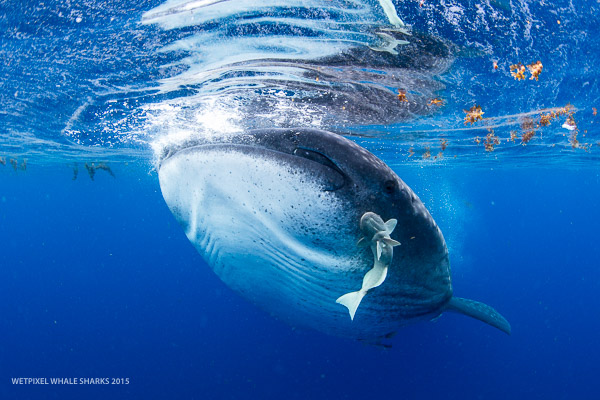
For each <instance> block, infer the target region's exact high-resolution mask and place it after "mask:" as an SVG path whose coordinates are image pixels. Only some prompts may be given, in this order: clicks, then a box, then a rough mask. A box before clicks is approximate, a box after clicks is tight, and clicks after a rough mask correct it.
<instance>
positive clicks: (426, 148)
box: [423, 147, 431, 160]
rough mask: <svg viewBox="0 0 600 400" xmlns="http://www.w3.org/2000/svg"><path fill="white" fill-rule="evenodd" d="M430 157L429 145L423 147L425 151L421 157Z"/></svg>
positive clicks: (426, 158) (425, 158)
mask: <svg viewBox="0 0 600 400" xmlns="http://www.w3.org/2000/svg"><path fill="white" fill-rule="evenodd" d="M429 158H431V149H430V148H429V147H425V152H424V153H423V159H424V160H428V159H429Z"/></svg>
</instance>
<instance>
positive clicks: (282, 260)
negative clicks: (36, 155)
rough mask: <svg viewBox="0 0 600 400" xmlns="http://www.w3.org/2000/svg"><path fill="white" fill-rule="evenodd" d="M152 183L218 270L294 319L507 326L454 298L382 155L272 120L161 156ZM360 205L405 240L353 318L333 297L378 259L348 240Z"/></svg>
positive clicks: (329, 323) (382, 333) (361, 332)
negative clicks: (448, 314)
mask: <svg viewBox="0 0 600 400" xmlns="http://www.w3.org/2000/svg"><path fill="white" fill-rule="evenodd" d="M159 180H160V186H161V190H162V194H163V197H164V199H165V201H166V203H167V205H168V206H169V208H170V209H171V211H172V213H173V214H174V215H175V217H176V218H177V220H178V221H179V223H180V224H181V225H182V227H183V229H184V230H185V233H186V235H187V237H188V239H189V240H190V241H191V242H192V244H193V245H194V246H195V247H196V249H197V250H198V251H199V252H200V254H201V255H202V256H203V257H204V259H205V260H206V262H207V263H208V264H209V265H210V266H211V267H212V268H213V270H214V271H215V273H216V274H217V275H218V276H219V277H220V278H221V279H222V280H223V281H224V282H225V283H226V284H227V285H228V286H230V287H231V288H232V289H233V290H235V291H237V292H239V293H240V294H242V295H243V296H244V297H246V298H248V299H249V300H250V301H252V302H254V303H256V304H257V305H259V306H260V307H262V308H263V309H265V310H267V311H268V312H270V313H271V314H272V315H274V316H276V317H277V318H279V319H282V320H284V321H286V322H288V323H290V324H292V325H298V326H306V327H312V328H315V329H317V330H320V331H323V332H327V333H330V334H334V335H339V336H347V337H353V338H357V339H365V340H378V339H380V338H383V337H389V335H390V334H392V333H393V332H395V331H397V330H398V329H399V328H401V327H402V326H404V325H407V324H410V323H413V322H415V321H418V320H430V319H434V318H436V317H438V316H439V315H440V314H442V313H443V312H444V311H456V312H460V313H463V314H466V315H469V316H471V317H474V318H477V319H479V320H481V321H483V322H486V323H488V324H490V325H492V326H494V327H496V328H498V329H500V330H502V331H504V332H506V333H510V325H509V324H508V322H507V321H506V320H505V319H504V318H503V317H502V316H501V315H500V314H499V313H497V312H496V311H495V310H494V309H492V308H491V307H489V306H487V305H484V304H482V303H479V302H476V301H472V300H466V299H461V298H458V297H454V296H453V292H452V285H451V279H450V263H449V257H448V249H447V247H446V243H445V241H444V238H443V236H442V233H441V231H440V230H439V228H438V226H437V225H436V223H435V222H434V220H433V218H432V217H431V215H430V214H429V212H428V211H427V209H426V208H425V206H424V205H423V203H422V202H421V201H420V200H419V198H418V197H417V196H416V195H415V194H414V193H413V191H412V190H411V189H410V188H409V187H408V186H407V185H406V184H405V183H404V182H403V181H402V180H401V179H400V178H399V177H398V176H397V175H396V174H395V173H394V172H393V171H392V170H391V169H390V168H389V167H388V166H387V165H386V164H385V163H383V162H382V161H381V160H379V159H378V158H377V157H375V156H374V155H373V154H371V153H369V152H368V151H367V150H365V149H363V148H362V147H360V146H358V145H357V144H355V143H354V142H352V141H350V140H348V139H346V138H344V137H342V136H339V135H336V134H333V133H330V132H325V131H321V130H314V129H270V130H258V131H251V132H249V133H248V134H246V135H242V136H236V137H234V138H231V139H229V140H227V141H223V142H219V143H215V142H206V143H195V144H190V145H188V146H186V147H185V148H180V149H171V150H169V151H167V152H166V153H165V155H164V156H163V158H162V160H161V161H160V166H159ZM365 213H374V214H376V215H377V216H379V217H380V218H382V219H383V220H386V221H388V220H391V219H395V220H397V226H396V227H395V229H393V240H394V241H397V242H399V243H401V244H402V245H401V246H399V247H396V251H394V252H393V253H392V254H389V253H386V254H385V257H389V258H390V259H389V260H386V259H384V262H386V263H388V267H387V270H386V276H384V281H382V283H380V285H379V286H376V287H375V286H373V287H372V288H370V290H368V293H367V294H366V296H364V298H362V301H361V302H360V306H357V307H358V309H357V310H355V311H356V315H355V316H354V318H353V319H351V318H349V317H348V309H346V308H345V307H344V306H342V305H340V304H338V303H336V299H338V298H339V297H340V296H342V295H344V294H346V293H349V292H351V291H353V290H356V289H357V288H359V287H360V285H361V282H363V280H364V277H365V275H366V274H367V272H369V271H370V270H371V269H372V268H373V267H374V261H373V260H374V259H377V255H376V254H373V252H372V251H371V252H370V251H368V250H367V249H365V248H364V247H360V246H357V245H356V243H357V240H359V238H361V237H363V236H364V231H363V230H361V227H360V220H361V217H363V216H364V215H365ZM388 237H389V234H388ZM367 239H369V240H372V238H367ZM375 251H376V248H375ZM382 256H384V254H381V256H380V258H381V257H382Z"/></svg>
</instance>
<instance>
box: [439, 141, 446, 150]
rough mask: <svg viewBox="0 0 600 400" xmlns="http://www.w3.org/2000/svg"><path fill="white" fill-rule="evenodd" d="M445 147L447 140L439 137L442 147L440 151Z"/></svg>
mask: <svg viewBox="0 0 600 400" xmlns="http://www.w3.org/2000/svg"><path fill="white" fill-rule="evenodd" d="M447 147H448V141H447V140H446V139H441V140H440V148H441V149H442V151H444V150H446V148H447Z"/></svg>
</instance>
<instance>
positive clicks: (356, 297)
mask: <svg viewBox="0 0 600 400" xmlns="http://www.w3.org/2000/svg"><path fill="white" fill-rule="evenodd" d="M365 294H367V292H365V291H363V290H359V291H358V292H351V293H346V294H345V295H343V296H340V297H339V298H338V299H337V300H336V301H335V302H336V303H338V304H341V305H343V306H345V307H346V308H347V309H348V312H349V313H350V319H351V320H352V321H354V315H355V314H356V310H357V309H358V306H359V305H360V302H361V301H362V299H363V297H365Z"/></svg>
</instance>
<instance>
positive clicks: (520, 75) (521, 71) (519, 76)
mask: <svg viewBox="0 0 600 400" xmlns="http://www.w3.org/2000/svg"><path fill="white" fill-rule="evenodd" d="M526 71H527V70H526V69H525V66H524V65H523V64H521V63H518V64H513V65H511V66H510V74H511V75H512V76H513V78H515V79H516V80H519V81H520V80H523V79H525V72H526Z"/></svg>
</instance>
